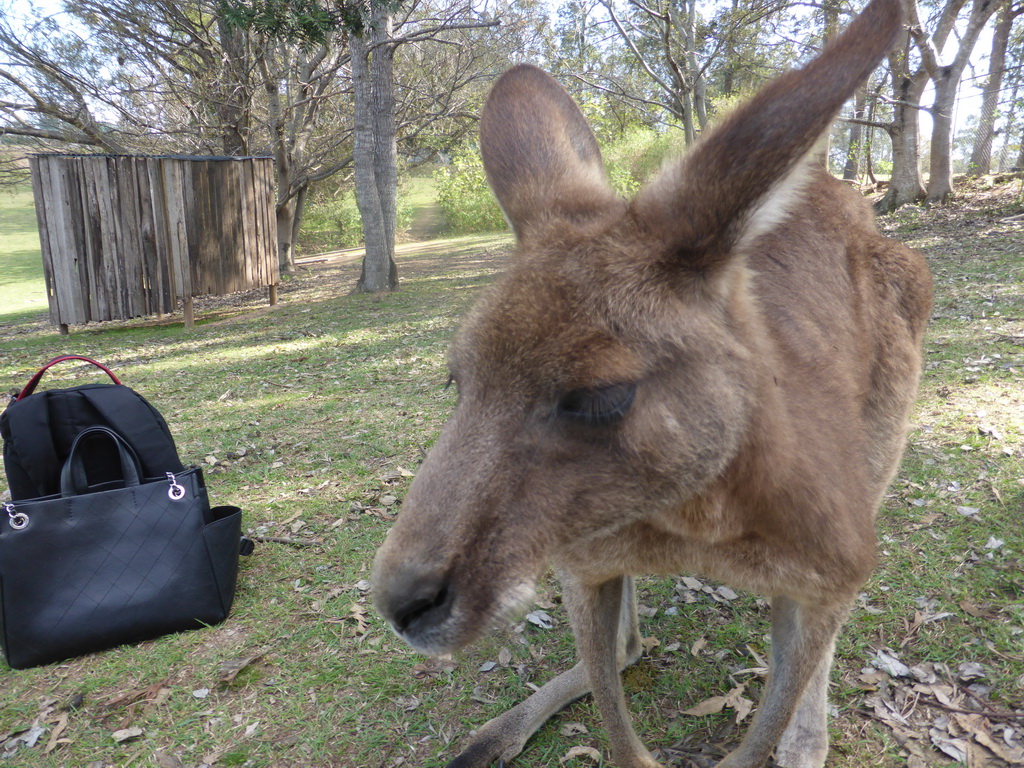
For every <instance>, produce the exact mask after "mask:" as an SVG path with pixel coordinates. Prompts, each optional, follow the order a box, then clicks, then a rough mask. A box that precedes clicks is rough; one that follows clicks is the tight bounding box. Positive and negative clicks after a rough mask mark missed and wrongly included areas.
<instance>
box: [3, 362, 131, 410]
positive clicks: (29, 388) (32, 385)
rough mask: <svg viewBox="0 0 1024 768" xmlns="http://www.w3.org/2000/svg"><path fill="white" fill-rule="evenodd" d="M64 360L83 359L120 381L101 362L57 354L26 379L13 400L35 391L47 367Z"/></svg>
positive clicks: (115, 381)
mask: <svg viewBox="0 0 1024 768" xmlns="http://www.w3.org/2000/svg"><path fill="white" fill-rule="evenodd" d="M65 360H84V361H85V362H87V363H90V364H92V365H95V366H96V367H97V368H99V369H100V370H102V371H104V372H105V373H106V374H107V376H109V377H110V378H111V379H112V380H113V382H114V383H115V384H120V383H121V381H120V380H119V379H118V378H117V376H115V375H114V374H113V373H112V372H111V370H110V369H109V368H107V366H105V365H103V364H102V363H97V362H96V361H95V360H93V359H92V358H88V357H83V356H82V355H59V356H57V357H55V358H53V360H51V361H50V362H48V363H47V364H46V365H44V366H43V367H42V368H40V369H39V370H38V371H36V374H35V376H33V377H32V378H31V379H29V380H28V384H26V385H25V388H24V389H23V390H21V394H19V395H18V396H17V397H16V398H14V401H15V402H17V401H18V400H21V399H23V398H26V397H28V396H29V395H31V394H32V393H33V392H34V391H35V389H36V387H37V386H38V385H39V380H40V379H42V378H43V374H44V373H46V371H47V369H49V368H50V367H51V366H54V365H56V364H57V363H63V362H64V361H65Z"/></svg>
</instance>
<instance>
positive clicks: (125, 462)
mask: <svg viewBox="0 0 1024 768" xmlns="http://www.w3.org/2000/svg"><path fill="white" fill-rule="evenodd" d="M100 435H103V436H106V437H109V438H110V439H112V440H113V441H114V445H116V446H117V453H118V456H120V458H121V474H122V477H123V478H124V484H125V487H129V486H134V485H139V478H141V477H142V469H141V467H140V465H139V457H138V456H136V454H135V451H134V450H132V447H131V446H130V445H128V443H127V442H125V440H124V438H123V437H121V436H120V435H119V434H117V432H115V431H114V430H112V429H109V428H108V427H102V426H96V427H89V428H88V429H83V430H82V431H81V432H79V433H78V435H77V437H75V441H74V442H73V443H72V444H71V452H70V453H68V458H67V461H65V462H64V466H63V467H61V470H60V495H61V496H62V497H64V498H67V497H68V496H78V495H81V494H82V493H83V492H84V491H83V489H85V488H87V487H88V479H87V478H86V476H85V467H84V466H83V464H82V457H81V455H79V452H78V448H79V446H80V445H81V444H82V442H83V441H84V440H86V439H87V438H90V437H95V436H100Z"/></svg>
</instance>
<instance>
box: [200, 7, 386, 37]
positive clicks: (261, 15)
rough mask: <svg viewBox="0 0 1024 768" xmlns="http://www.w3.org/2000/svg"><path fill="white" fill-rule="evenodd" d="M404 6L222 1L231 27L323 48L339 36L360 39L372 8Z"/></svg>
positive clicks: (225, 15)
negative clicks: (345, 33) (342, 33)
mask: <svg viewBox="0 0 1024 768" xmlns="http://www.w3.org/2000/svg"><path fill="white" fill-rule="evenodd" d="M403 3H404V0H369V2H365V3H364V2H347V1H346V0H341V1H340V2H334V3H330V2H325V3H321V2H320V0H220V8H219V9H220V13H221V15H222V16H223V17H224V19H225V20H226V21H227V22H228V24H230V25H232V26H235V27H239V28H240V29H251V30H253V31H254V32H257V33H259V34H261V35H266V36H267V37H273V38H278V39H282V40H289V41H291V42H295V43H304V44H306V45H321V44H323V43H326V42H327V41H328V40H329V39H330V38H331V36H332V35H335V34H338V33H340V32H349V33H351V34H354V35H361V34H362V33H363V29H364V28H365V26H366V21H365V14H366V13H367V11H368V9H369V7H370V6H371V5H372V6H375V7H377V8H381V9H383V10H384V11H386V12H387V13H395V12H396V11H398V9H399V8H401V7H402V4H403Z"/></svg>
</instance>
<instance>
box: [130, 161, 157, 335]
mask: <svg viewBox="0 0 1024 768" xmlns="http://www.w3.org/2000/svg"><path fill="white" fill-rule="evenodd" d="M149 159H150V158H146V157H137V158H134V166H135V195H136V198H137V200H138V215H139V230H138V231H139V286H138V302H139V312H140V314H142V315H155V314H159V309H158V306H157V301H156V299H157V296H156V294H155V292H154V290H153V286H154V285H155V283H156V280H155V279H154V275H153V268H154V267H155V266H156V265H157V263H158V258H157V253H156V233H155V232H156V231H155V227H154V223H153V189H152V187H151V186H150V179H149Z"/></svg>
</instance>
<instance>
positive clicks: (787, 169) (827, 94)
mask: <svg viewBox="0 0 1024 768" xmlns="http://www.w3.org/2000/svg"><path fill="white" fill-rule="evenodd" d="M900 19H901V5H900V0H872V2H871V3H870V4H869V5H868V6H867V7H866V8H865V9H864V11H863V12H862V13H861V15H860V16H859V17H857V18H856V19H855V20H854V21H853V22H852V23H851V24H850V25H849V26H848V27H847V28H846V30H845V31H844V32H843V33H842V34H841V35H839V36H838V37H837V38H836V39H835V40H834V41H832V43H831V44H829V45H828V46H827V47H826V48H825V50H824V51H823V52H822V53H821V54H820V55H819V56H818V57H817V58H816V59H814V60H812V61H811V62H810V63H809V64H807V65H806V66H805V67H804V68H803V69H799V70H792V71H790V72H787V73H786V74H784V75H782V76H781V77H779V78H777V79H775V80H773V81H772V82H770V83H769V84H768V85H767V86H765V88H764V89H762V90H761V91H760V92H759V93H758V94H757V95H756V96H754V98H753V99H751V100H750V101H749V102H747V103H746V104H744V105H743V106H741V107H739V108H738V109H737V110H736V111H734V112H733V113H732V114H731V115H729V116H728V117H727V118H726V119H725V120H724V121H723V122H722V123H721V124H720V125H719V126H718V127H717V128H715V129H713V130H712V131H711V132H710V133H709V134H707V135H706V137H705V138H704V139H703V140H702V141H701V142H700V143H698V144H697V145H696V146H695V147H694V148H693V150H692V151H691V152H689V153H688V154H687V155H685V156H684V157H683V158H682V159H681V160H679V161H677V162H676V163H674V164H671V165H669V166H667V167H666V168H665V169H664V170H663V171H662V172H661V174H660V175H659V176H658V177H657V178H655V179H654V180H653V181H652V182H651V183H649V184H648V185H647V186H646V187H645V188H643V189H641V191H640V193H639V194H638V195H637V197H636V199H635V200H634V203H633V208H632V214H633V216H635V218H636V220H637V221H638V222H639V223H640V225H641V227H642V228H643V229H645V230H647V231H648V232H649V234H651V235H652V236H653V237H652V239H654V240H657V241H660V242H662V243H664V244H665V247H666V248H667V249H668V253H667V254H666V255H667V256H668V257H669V258H671V259H673V260H674V263H676V264H678V265H680V266H683V267H684V268H687V269H692V270H695V271H699V272H706V271H708V270H709V269H714V268H715V267H716V266H720V265H722V264H724V263H726V262H727V261H728V260H729V258H730V257H731V255H732V254H734V253H737V252H739V251H741V250H742V249H743V247H744V246H745V245H746V244H748V243H750V242H752V241H753V240H754V239H755V238H756V237H758V236H759V235H761V234H763V233H764V232H766V231H768V230H769V229H771V228H772V227H773V226H775V225H776V224H777V223H779V222H780V221H781V220H782V219H783V218H785V217H786V216H787V215H788V213H789V211H790V210H791V209H792V207H793V205H794V203H795V202H796V201H797V200H798V199H799V196H800V195H801V194H802V193H803V190H804V188H805V185H806V182H807V180H808V179H809V177H810V173H811V168H812V166H811V164H810V163H809V162H808V161H807V158H808V154H809V153H810V152H811V151H812V150H813V149H814V147H815V145H816V144H817V143H818V140H819V139H820V138H821V136H822V135H823V134H824V132H825V131H826V130H827V129H828V127H829V125H830V124H831V123H832V121H833V120H834V119H835V116H836V114H837V113H838V112H839V109H840V107H842V105H843V103H844V102H845V101H846V100H847V99H848V98H850V96H852V95H853V92H854V91H855V90H856V88H857V87H858V86H859V85H860V84H861V83H862V82H864V80H866V79H867V77H868V75H870V74H871V71H872V70H873V69H874V68H875V67H876V66H877V65H878V63H879V61H881V59H882V57H883V56H884V55H885V53H886V52H887V51H888V50H889V48H890V46H891V44H892V42H893V38H894V37H895V35H896V32H897V30H898V29H899V26H900Z"/></svg>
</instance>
